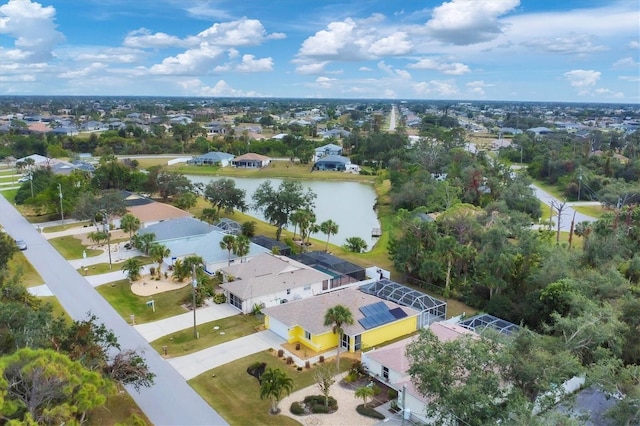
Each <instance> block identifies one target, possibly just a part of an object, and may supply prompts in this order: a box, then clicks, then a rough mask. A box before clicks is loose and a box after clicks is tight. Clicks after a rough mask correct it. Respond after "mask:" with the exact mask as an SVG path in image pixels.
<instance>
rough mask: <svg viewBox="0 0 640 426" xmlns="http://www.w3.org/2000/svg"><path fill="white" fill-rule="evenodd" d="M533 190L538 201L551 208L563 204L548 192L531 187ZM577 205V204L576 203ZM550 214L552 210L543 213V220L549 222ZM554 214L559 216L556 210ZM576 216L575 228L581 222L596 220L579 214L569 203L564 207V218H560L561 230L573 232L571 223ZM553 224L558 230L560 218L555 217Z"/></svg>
mask: <svg viewBox="0 0 640 426" xmlns="http://www.w3.org/2000/svg"><path fill="white" fill-rule="evenodd" d="M531 188H532V189H533V191H534V193H535V196H536V197H538V199H539V200H540V201H542V202H543V203H545V204H546V205H547V206H551V205H552V203H554V205H557V206H558V205H561V204H562V203H563V201H562V200H559V199H557V198H556V197H554V196H553V195H551V194H549V193H548V192H546V191H544V190H542V189H541V188H539V187H537V186H536V185H531ZM576 204H577V203H576ZM549 213H550V210H547V211H543V212H542V220H548V219H549ZM553 213H554V214H555V215H557V214H558V211H557V210H556V209H554V210H553ZM574 214H575V220H574V227H575V225H577V224H578V223H580V222H593V221H595V220H596V219H595V218H593V217H591V216H587V215H585V214H582V213H580V212H577V211H576V210H574V209H573V208H572V207H571V206H570V205H569V203H567V204H566V205H565V207H564V209H563V210H562V216H561V217H560V230H561V231H567V232H569V231H570V230H571V221H572V220H573V218H574ZM552 220H553V223H554V224H555V225H554V227H553V229H554V230H556V229H558V228H557V226H558V222H557V220H558V217H557V216H554V217H553V219H552Z"/></svg>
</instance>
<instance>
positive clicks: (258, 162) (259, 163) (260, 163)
mask: <svg viewBox="0 0 640 426" xmlns="http://www.w3.org/2000/svg"><path fill="white" fill-rule="evenodd" d="M269 163H271V158H269V157H267V156H265V155H260V154H254V153H252V152H249V153H247V154H244V155H240V156H238V157H236V158H234V159H233V160H231V164H232V165H233V166H234V167H245V168H254V169H259V168H262V167H266V166H268V165H269Z"/></svg>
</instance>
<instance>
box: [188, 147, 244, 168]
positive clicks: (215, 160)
mask: <svg viewBox="0 0 640 426" xmlns="http://www.w3.org/2000/svg"><path fill="white" fill-rule="evenodd" d="M233 158H234V155H232V154H227V153H226V152H217V151H211V152H207V153H206V154H202V155H199V156H197V157H194V158H192V159H190V160H187V164H191V165H196V166H221V167H227V166H228V165H229V164H230V162H231V160H233Z"/></svg>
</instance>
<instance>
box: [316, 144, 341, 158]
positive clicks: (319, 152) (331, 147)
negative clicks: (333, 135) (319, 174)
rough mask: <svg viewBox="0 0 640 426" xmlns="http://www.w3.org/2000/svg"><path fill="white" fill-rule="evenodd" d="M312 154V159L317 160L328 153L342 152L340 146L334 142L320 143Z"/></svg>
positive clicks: (338, 153) (339, 153)
mask: <svg viewBox="0 0 640 426" xmlns="http://www.w3.org/2000/svg"><path fill="white" fill-rule="evenodd" d="M314 151H315V153H314V156H313V161H314V162H315V161H318V160H319V159H321V158H323V157H326V156H328V155H341V154H342V147H341V146H339V145H335V144H332V143H330V144H327V145H322V146H319V147H318V148H316V149H315V150H314Z"/></svg>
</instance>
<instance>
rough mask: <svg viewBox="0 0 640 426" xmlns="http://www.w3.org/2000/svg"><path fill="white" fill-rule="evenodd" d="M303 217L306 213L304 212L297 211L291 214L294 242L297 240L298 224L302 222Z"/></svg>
mask: <svg viewBox="0 0 640 426" xmlns="http://www.w3.org/2000/svg"><path fill="white" fill-rule="evenodd" d="M303 216H304V213H303V211H302V210H296V211H295V212H293V213H291V218H290V219H289V220H291V223H293V238H291V240H292V241H295V240H296V232H297V231H298V224H299V223H301V222H302V220H303Z"/></svg>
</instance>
